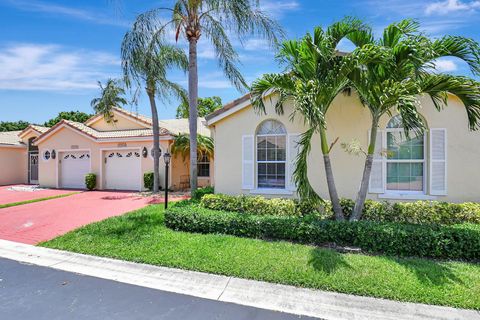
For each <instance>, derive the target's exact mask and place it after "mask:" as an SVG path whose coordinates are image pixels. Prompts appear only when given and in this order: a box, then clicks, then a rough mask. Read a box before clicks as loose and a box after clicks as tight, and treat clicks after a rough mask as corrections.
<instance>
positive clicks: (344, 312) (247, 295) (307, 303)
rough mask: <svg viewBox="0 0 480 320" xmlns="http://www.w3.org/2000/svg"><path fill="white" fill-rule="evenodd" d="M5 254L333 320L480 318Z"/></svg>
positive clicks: (110, 263)
mask: <svg viewBox="0 0 480 320" xmlns="http://www.w3.org/2000/svg"><path fill="white" fill-rule="evenodd" d="M0 257H2V258H6V259H10V260H16V261H20V262H24V263H31V264H34V265H39V266H44V267H50V268H54V269H58V270H63V271H69V272H75V273H79V274H83V275H87V276H93V277H97V278H103V279H109V280H114V281H119V282H123V283H128V284H133V285H138V286H143V287H148V288H152V289H159V290H163V291H168V292H175V293H180V294H185V295H190V296H195V297H200V298H206V299H211V300H218V301H223V302H230V303H235V304H240V305H246V306H251V307H257V308H262V309H269V310H275V311H281V312H286V313H293V314H298V315H305V316H311V317H318V318H323V319H329V320H330V319H331V320H337V319H338V320H340V319H342V320H343V319H355V320H363V319H365V320H367V319H368V320H385V319H392V320H393V319H395V320H400V319H429V320H433V319H435V320H443V319H445V320H446V319H458V320H463V319H465V320H467V319H468V320H475V319H478V320H480V312H478V311H474V310H464V309H454V308H448V307H439V306H430V305H423V304H417V303H402V302H396V301H390V300H384V299H376V298H369V297H360V296H354V295H347V294H341V293H333V292H324V291H317V290H309V289H303V288H296V287H292V286H286V285H278V284H271V283H266V282H260V281H253V280H245V279H239V278H234V277H227V276H219V275H213V274H208V273H202V272H194V271H186V270H180V269H173V268H165V267H157V266H151V265H145V264H137V263H133V262H126V261H120V260H114V259H108V258H100V257H94V256H87V255H83V254H77V253H71V252H64V251H59V250H53V249H48V248H41V247H34V246H31V245H25V244H21V243H16V242H11V241H6V240H0Z"/></svg>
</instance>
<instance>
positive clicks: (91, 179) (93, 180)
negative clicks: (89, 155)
mask: <svg viewBox="0 0 480 320" xmlns="http://www.w3.org/2000/svg"><path fill="white" fill-rule="evenodd" d="M96 186H97V175H96V174H95V173H88V174H86V175H85V187H86V188H87V189H88V190H90V191H92V190H93V189H95V187H96Z"/></svg>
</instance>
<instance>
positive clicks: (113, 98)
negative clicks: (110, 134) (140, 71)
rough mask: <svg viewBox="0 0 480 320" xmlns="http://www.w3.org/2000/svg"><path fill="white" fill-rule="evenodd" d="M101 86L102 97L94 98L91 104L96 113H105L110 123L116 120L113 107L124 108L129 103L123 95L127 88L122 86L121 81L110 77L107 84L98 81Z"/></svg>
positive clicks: (104, 115) (106, 119) (105, 117)
mask: <svg viewBox="0 0 480 320" xmlns="http://www.w3.org/2000/svg"><path fill="white" fill-rule="evenodd" d="M98 86H99V87H100V92H101V93H100V97H98V98H94V99H92V101H91V102H90V105H91V106H92V108H93V110H94V111H95V113H96V114H101V115H103V117H104V119H105V121H107V122H108V123H110V122H112V121H114V119H113V113H112V110H113V108H115V107H116V108H122V107H123V106H124V105H126V104H127V100H126V99H125V98H124V97H123V96H124V95H125V89H123V88H122V87H121V86H120V81H118V80H114V79H108V80H107V82H106V84H105V86H104V85H103V84H102V83H101V82H100V81H98Z"/></svg>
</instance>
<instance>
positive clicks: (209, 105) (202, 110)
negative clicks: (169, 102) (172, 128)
mask: <svg viewBox="0 0 480 320" xmlns="http://www.w3.org/2000/svg"><path fill="white" fill-rule="evenodd" d="M221 107H222V99H221V98H220V97H217V96H213V97H207V98H198V106H197V110H198V116H199V117H205V116H206V115H207V114H210V113H212V112H213V111H215V110H218V109H220V108H221ZM189 114H190V112H189V105H188V103H187V102H185V103H182V104H180V105H179V106H178V107H177V115H176V117H177V119H182V118H183V119H185V118H188V117H189Z"/></svg>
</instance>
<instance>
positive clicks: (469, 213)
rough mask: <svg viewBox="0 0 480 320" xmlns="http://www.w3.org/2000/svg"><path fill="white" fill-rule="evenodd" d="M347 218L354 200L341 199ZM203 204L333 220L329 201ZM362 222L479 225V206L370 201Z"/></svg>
mask: <svg viewBox="0 0 480 320" xmlns="http://www.w3.org/2000/svg"><path fill="white" fill-rule="evenodd" d="M340 203H341V205H342V208H343V210H344V212H345V214H346V216H347V217H348V216H350V214H351V213H352V210H353V206H354V204H355V203H354V201H353V200H350V199H341V201H340ZM201 205H202V206H203V207H205V208H207V209H212V210H223V211H233V212H242V213H250V214H256V215H291V216H305V215H310V214H313V215H315V216H318V217H321V218H324V219H333V212H332V208H331V205H330V203H329V202H328V201H326V202H325V204H324V205H323V206H322V207H315V206H314V205H313V204H311V203H309V202H305V201H298V200H292V199H267V198H264V197H260V196H257V197H251V196H243V195H242V196H229V195H224V194H215V195H207V196H205V197H203V198H202V201H201ZM362 219H363V220H371V221H381V222H401V223H413V224H432V223H439V224H445V225H450V224H459V223H475V224H480V203H473V202H466V203H458V204H457V203H447V202H436V201H416V202H398V203H393V204H392V203H389V202H386V201H384V202H378V201H373V200H367V201H366V202H365V208H364V211H363V217H362Z"/></svg>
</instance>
